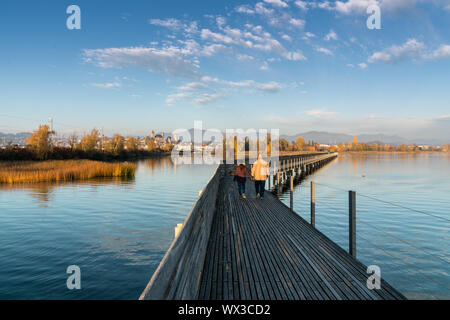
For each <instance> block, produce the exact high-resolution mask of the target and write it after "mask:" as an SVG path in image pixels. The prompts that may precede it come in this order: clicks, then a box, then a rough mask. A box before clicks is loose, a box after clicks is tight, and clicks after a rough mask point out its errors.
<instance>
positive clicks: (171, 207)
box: [0, 158, 215, 299]
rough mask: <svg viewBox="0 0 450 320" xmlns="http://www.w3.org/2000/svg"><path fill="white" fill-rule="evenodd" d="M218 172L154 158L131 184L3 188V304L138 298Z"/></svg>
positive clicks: (0, 287) (0, 244) (0, 219)
mask: <svg viewBox="0 0 450 320" xmlns="http://www.w3.org/2000/svg"><path fill="white" fill-rule="evenodd" d="M214 169H215V167H211V166H204V167H202V166H178V167H175V166H174V165H173V164H172V161H171V160H170V158H164V159H152V160H147V161H141V162H139V163H138V170H137V174H136V178H135V179H134V180H131V181H121V180H115V181H114V180H103V181H90V182H83V183H74V184H63V185H55V184H50V185H49V184H40V185H33V186H31V187H26V188H14V189H10V188H8V187H4V188H3V189H0V299H137V298H139V296H140V294H141V293H142V291H143V290H144V288H145V286H146V285H147V283H148V281H149V280H150V278H151V276H152V274H153V272H154V271H155V270H156V268H157V267H158V265H159V262H160V261H161V259H162V257H163V256H164V254H165V252H166V251H167V249H168V248H169V246H170V244H171V242H172V240H173V237H174V228H175V226H176V225H177V224H178V223H183V222H184V220H185V218H186V216H187V214H188V212H189V210H190V208H191V207H192V205H193V204H194V202H195V201H196V199H197V197H198V194H199V191H200V190H201V189H202V188H203V187H204V186H205V184H206V183H207V182H208V180H209V179H210V178H211V175H212V173H213V172H214ZM70 265H77V266H79V267H80V269H81V287H82V289H81V290H73V291H70V290H68V289H67V286H66V280H67V278H68V277H69V275H68V274H66V269H67V267H68V266H70Z"/></svg>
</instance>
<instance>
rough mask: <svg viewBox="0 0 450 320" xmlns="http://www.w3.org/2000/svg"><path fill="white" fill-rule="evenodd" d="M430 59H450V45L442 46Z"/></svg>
mask: <svg viewBox="0 0 450 320" xmlns="http://www.w3.org/2000/svg"><path fill="white" fill-rule="evenodd" d="M449 6H450V5H449ZM429 57H430V58H432V59H444V58H450V45H441V46H440V47H439V48H438V49H436V50H435V51H434V52H433V53H432V54H431V55H430V56H429Z"/></svg>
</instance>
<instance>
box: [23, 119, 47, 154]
mask: <svg viewBox="0 0 450 320" xmlns="http://www.w3.org/2000/svg"><path fill="white" fill-rule="evenodd" d="M25 143H26V144H27V145H28V147H29V148H30V149H32V150H33V152H34V153H35V154H36V157H37V158H38V159H39V160H45V159H47V157H48V154H49V152H50V151H51V132H50V127H49V126H48V125H43V126H39V129H38V130H36V131H34V132H33V134H32V135H31V136H30V137H28V138H27V139H26V140H25Z"/></svg>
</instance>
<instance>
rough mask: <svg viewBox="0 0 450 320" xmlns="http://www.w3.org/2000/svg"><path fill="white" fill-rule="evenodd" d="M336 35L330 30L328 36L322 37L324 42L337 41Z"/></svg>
mask: <svg viewBox="0 0 450 320" xmlns="http://www.w3.org/2000/svg"><path fill="white" fill-rule="evenodd" d="M338 38H339V37H338V35H337V33H336V32H334V30H330V32H328V34H327V35H326V36H325V37H324V40H325V41H330V40H338Z"/></svg>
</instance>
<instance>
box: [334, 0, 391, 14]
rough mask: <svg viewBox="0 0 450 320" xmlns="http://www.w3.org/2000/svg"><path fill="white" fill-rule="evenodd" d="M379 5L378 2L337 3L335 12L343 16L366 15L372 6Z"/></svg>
mask: <svg viewBox="0 0 450 320" xmlns="http://www.w3.org/2000/svg"><path fill="white" fill-rule="evenodd" d="M391 1H392V0H391ZM374 4H379V3H378V1H376V0H348V1H346V2H344V1H336V2H335V6H334V10H336V11H337V12H339V13H342V14H350V13H353V12H356V13H365V12H366V10H367V8H368V7H369V6H371V5H374Z"/></svg>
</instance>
